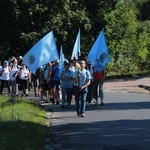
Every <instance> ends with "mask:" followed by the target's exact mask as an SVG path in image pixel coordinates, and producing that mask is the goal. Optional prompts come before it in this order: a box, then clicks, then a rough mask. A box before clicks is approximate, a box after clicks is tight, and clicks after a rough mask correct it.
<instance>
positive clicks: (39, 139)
mask: <svg viewBox="0 0 150 150" xmlns="http://www.w3.org/2000/svg"><path fill="white" fill-rule="evenodd" d="M45 121H46V112H45V111H44V110H43V109H42V108H41V107H40V106H38V104H36V103H35V102H33V101H31V100H24V99H19V98H14V99H10V97H7V96H0V150H41V149H42V148H43V146H44V144H45V143H46V137H47V135H48V126H46V123H45Z"/></svg>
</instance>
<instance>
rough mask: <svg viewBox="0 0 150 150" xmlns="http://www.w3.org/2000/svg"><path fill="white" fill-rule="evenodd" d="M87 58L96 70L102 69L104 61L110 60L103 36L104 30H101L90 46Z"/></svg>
mask: <svg viewBox="0 0 150 150" xmlns="http://www.w3.org/2000/svg"><path fill="white" fill-rule="evenodd" d="M88 60H89V61H91V62H92V65H93V66H94V68H95V69H96V70H97V71H101V70H103V69H104V68H105V65H106V63H108V62H110V61H111V60H110V56H109V52H108V48H107V44H106V40H105V36H104V30H102V31H101V33H100V34H99V36H98V38H97V39H96V41H95V43H94V45H93V46H92V48H91V50H90V52H89V54H88Z"/></svg>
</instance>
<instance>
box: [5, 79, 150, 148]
mask: <svg viewBox="0 0 150 150" xmlns="http://www.w3.org/2000/svg"><path fill="white" fill-rule="evenodd" d="M137 82H138V83H137ZM140 82H141V81H140ZM140 82H139V80H137V81H135V83H136V84H137V85H140V84H141V83H140ZM149 82H150V80H149V78H147V79H146V80H145V83H147V84H148V85H149ZM127 83H128V82H126V81H125V83H124V82H123V83H122V84H121V85H122V86H123V84H126V85H125V86H126V87H127V86H129V85H128V84H129V83H131V82H129V83H128V84H127ZM142 83H143V81H142ZM111 84H112V85H114V84H115V85H116V86H117V85H118V84H119V82H118V83H117V82H115V83H111V82H110V83H108V87H111ZM132 84H133V83H132ZM116 88H117V87H116ZM123 89H124V88H123ZM6 93H7V91H6ZM137 93H139V92H137ZM27 99H32V100H35V101H37V102H39V103H40V104H41V105H42V106H44V108H45V110H47V116H48V117H49V119H47V123H48V124H51V126H50V136H49V137H48V138H47V145H46V146H45V147H44V150H91V149H93V150H150V93H149V91H148V92H147V93H145V94H136V93H130V92H123V90H120V89H119V87H118V89H116V90H113V91H112V89H111V90H109V89H106V90H105V98H104V106H101V105H100V104H99V105H97V106H95V105H94V104H92V105H91V106H90V107H87V108H86V113H85V117H84V118H83V117H78V116H77V115H76V112H75V104H74V102H72V106H71V108H66V109H62V108H61V107H60V105H59V106H58V105H52V104H51V103H45V102H43V101H41V100H40V98H36V97H34V94H33V89H31V91H29V97H28V98H27ZM51 112H52V113H51Z"/></svg>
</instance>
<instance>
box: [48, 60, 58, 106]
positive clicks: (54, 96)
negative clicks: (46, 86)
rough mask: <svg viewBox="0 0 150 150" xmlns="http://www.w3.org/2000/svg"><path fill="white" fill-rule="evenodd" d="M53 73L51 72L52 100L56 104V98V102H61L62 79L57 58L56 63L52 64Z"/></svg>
mask: <svg viewBox="0 0 150 150" xmlns="http://www.w3.org/2000/svg"><path fill="white" fill-rule="evenodd" d="M51 70H52V71H51V74H50V78H51V79H50V88H51V89H50V95H51V98H50V101H51V102H52V103H53V104H55V99H56V104H57V105H59V104H60V80H59V73H60V68H59V60H55V61H54V64H53V65H52V68H51Z"/></svg>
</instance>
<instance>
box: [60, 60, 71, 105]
mask: <svg viewBox="0 0 150 150" xmlns="http://www.w3.org/2000/svg"><path fill="white" fill-rule="evenodd" d="M69 67H70V64H69V62H64V69H63V70H62V71H61V72H60V81H61V92H62V105H61V107H62V108H64V107H65V106H66V105H68V107H70V105H71V97H72V90H73V82H72V78H73V71H71V69H70V68H69ZM65 102H66V103H65Z"/></svg>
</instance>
